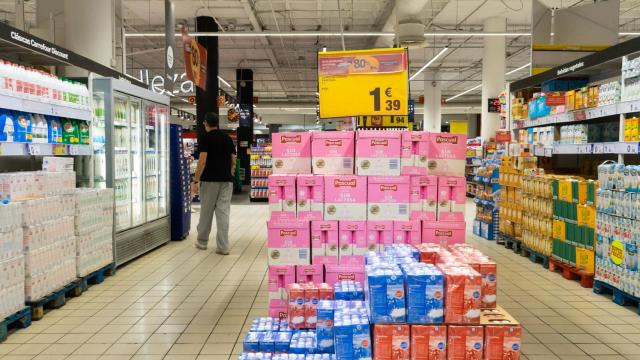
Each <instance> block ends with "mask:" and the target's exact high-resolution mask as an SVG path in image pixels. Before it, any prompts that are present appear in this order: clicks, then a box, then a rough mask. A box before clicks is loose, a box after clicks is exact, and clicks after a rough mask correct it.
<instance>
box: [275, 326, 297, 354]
mask: <svg viewBox="0 0 640 360" xmlns="http://www.w3.org/2000/svg"><path fill="white" fill-rule="evenodd" d="M292 334H293V333H291V332H289V331H278V332H275V333H274V335H275V336H274V344H273V345H274V346H273V347H274V351H275V352H276V353H288V352H289V344H290V343H291V335H292Z"/></svg>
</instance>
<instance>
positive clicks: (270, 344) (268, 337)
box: [260, 331, 276, 353]
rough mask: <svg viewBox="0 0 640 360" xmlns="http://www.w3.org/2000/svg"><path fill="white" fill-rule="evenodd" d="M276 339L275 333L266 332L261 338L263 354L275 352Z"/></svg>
mask: <svg viewBox="0 0 640 360" xmlns="http://www.w3.org/2000/svg"><path fill="white" fill-rule="evenodd" d="M275 345H276V338H275V333H274V332H273V331H265V332H264V333H262V336H261V337H260V351H261V352H271V353H272V352H274V351H275V349H276V347H275Z"/></svg>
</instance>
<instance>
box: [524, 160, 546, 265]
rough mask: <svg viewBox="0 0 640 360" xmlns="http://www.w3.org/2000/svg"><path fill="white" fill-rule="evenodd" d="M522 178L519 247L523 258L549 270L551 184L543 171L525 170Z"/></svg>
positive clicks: (535, 169) (537, 169)
mask: <svg viewBox="0 0 640 360" xmlns="http://www.w3.org/2000/svg"><path fill="white" fill-rule="evenodd" d="M524 174H525V175H523V177H522V221H523V231H522V244H523V249H522V250H523V252H524V255H527V256H529V258H530V259H532V260H533V261H534V262H538V261H541V262H542V264H543V266H544V267H548V259H549V256H551V249H552V244H553V227H552V225H553V181H554V178H553V177H552V176H550V175H546V174H545V173H544V170H543V169H539V168H532V169H526V170H524Z"/></svg>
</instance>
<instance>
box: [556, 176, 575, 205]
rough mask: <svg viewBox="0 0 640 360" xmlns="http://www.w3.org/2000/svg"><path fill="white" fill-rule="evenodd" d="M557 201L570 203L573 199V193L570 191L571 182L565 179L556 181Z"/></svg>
mask: <svg viewBox="0 0 640 360" xmlns="http://www.w3.org/2000/svg"><path fill="white" fill-rule="evenodd" d="M558 199H559V200H562V201H567V202H571V201H572V199H573V193H572V189H571V181H570V180H566V179H559V180H558Z"/></svg>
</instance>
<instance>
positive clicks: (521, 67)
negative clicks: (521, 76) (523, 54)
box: [505, 63, 531, 75]
mask: <svg viewBox="0 0 640 360" xmlns="http://www.w3.org/2000/svg"><path fill="white" fill-rule="evenodd" d="M529 66H531V63H527V64H524V65H522V66H520V67H519V68H517V69H513V70H511V71H509V72H508V73H506V74H505V75H511V74H513V73H516V72H518V71H520V70H522V69H525V68H528V67H529Z"/></svg>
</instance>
